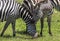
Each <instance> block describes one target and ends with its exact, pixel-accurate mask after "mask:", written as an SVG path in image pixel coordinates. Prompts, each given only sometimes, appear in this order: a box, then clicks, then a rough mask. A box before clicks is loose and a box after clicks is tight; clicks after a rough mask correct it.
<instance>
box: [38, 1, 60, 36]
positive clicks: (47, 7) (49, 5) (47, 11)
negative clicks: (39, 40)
mask: <svg viewBox="0 0 60 41" xmlns="http://www.w3.org/2000/svg"><path fill="white" fill-rule="evenodd" d="M58 7H59V8H60V4H59V1H58V0H45V2H44V3H41V4H40V10H39V12H38V14H39V16H40V21H41V32H40V35H41V36H43V35H42V30H43V27H44V18H45V17H47V22H48V27H49V34H50V35H51V36H52V32H51V18H52V14H53V8H56V9H57V8H58Z"/></svg>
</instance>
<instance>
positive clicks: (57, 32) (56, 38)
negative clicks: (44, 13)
mask: <svg viewBox="0 0 60 41" xmlns="http://www.w3.org/2000/svg"><path fill="white" fill-rule="evenodd" d="M19 22H20V23H19ZM4 24H5V22H0V32H1V31H2V29H3V26H4ZM44 24H45V25H44V29H43V37H38V38H36V39H31V36H29V35H26V34H24V33H23V32H24V31H25V30H26V25H25V23H24V21H22V19H17V21H16V36H15V37H13V36H12V27H11V25H9V27H8V28H7V30H6V31H5V33H4V36H3V37H0V41H60V12H59V11H56V10H54V14H53V15H52V23H51V30H52V34H53V36H50V35H49V34H48V26H47V22H46V19H45V22H44ZM36 27H37V32H38V33H40V22H39V21H38V22H37V24H36Z"/></svg>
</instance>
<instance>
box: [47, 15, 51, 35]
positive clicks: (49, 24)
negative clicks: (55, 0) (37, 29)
mask: <svg viewBox="0 0 60 41" xmlns="http://www.w3.org/2000/svg"><path fill="white" fill-rule="evenodd" d="M47 22H48V27H49V34H50V35H52V33H51V15H50V16H48V17H47Z"/></svg>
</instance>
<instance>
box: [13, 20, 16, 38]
mask: <svg viewBox="0 0 60 41" xmlns="http://www.w3.org/2000/svg"><path fill="white" fill-rule="evenodd" d="M15 22H16V20H14V21H12V30H13V37H14V36H15Z"/></svg>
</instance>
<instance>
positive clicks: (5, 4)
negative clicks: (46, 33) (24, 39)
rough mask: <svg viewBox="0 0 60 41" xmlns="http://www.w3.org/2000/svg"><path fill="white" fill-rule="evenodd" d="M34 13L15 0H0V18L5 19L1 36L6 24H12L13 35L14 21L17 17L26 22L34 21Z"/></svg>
mask: <svg viewBox="0 0 60 41" xmlns="http://www.w3.org/2000/svg"><path fill="white" fill-rule="evenodd" d="M34 17H35V16H34V15H33V13H31V12H30V11H29V10H28V9H26V7H25V6H23V4H22V5H20V4H18V3H17V2H16V1H15V0H0V18H1V21H4V20H6V23H5V26H4V28H3V31H2V33H1V36H2V35H3V33H4V32H5V30H6V28H7V27H8V25H9V24H10V23H11V24H12V29H13V36H15V22H16V19H17V18H22V19H23V20H24V21H25V22H26V23H27V24H29V23H34V22H35V20H34Z"/></svg>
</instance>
